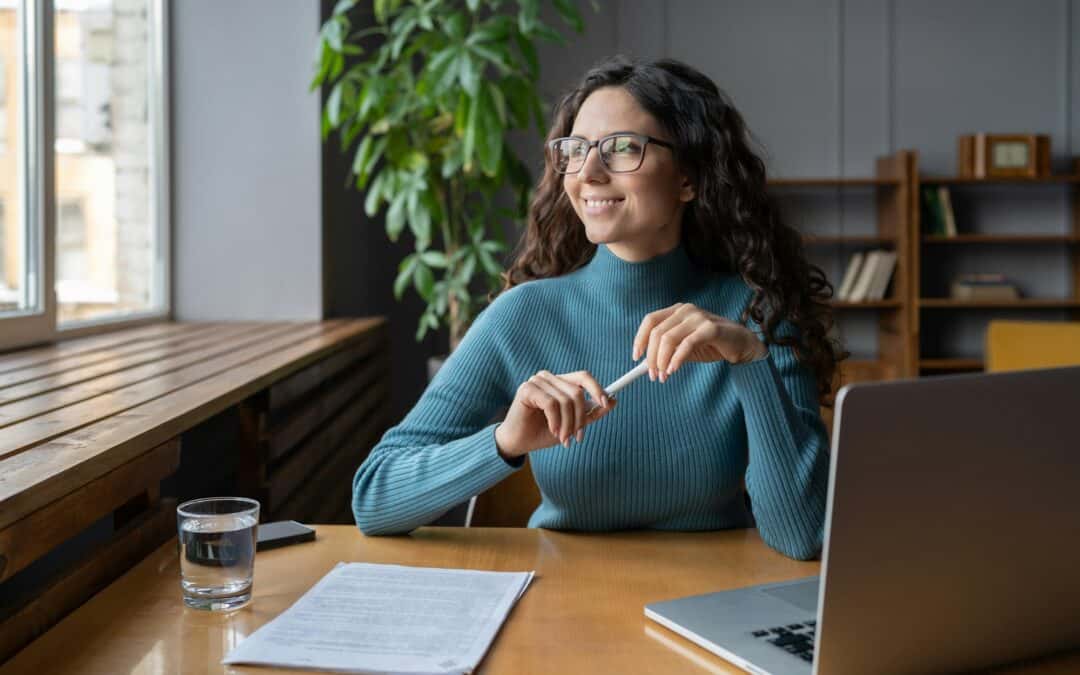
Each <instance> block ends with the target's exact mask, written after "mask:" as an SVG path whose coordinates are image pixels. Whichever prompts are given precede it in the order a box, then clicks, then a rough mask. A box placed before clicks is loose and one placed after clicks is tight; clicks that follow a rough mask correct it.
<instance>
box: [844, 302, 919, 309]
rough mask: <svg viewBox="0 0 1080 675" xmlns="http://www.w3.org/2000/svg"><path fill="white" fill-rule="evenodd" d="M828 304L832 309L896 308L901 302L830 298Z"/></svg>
mask: <svg viewBox="0 0 1080 675" xmlns="http://www.w3.org/2000/svg"><path fill="white" fill-rule="evenodd" d="M829 304H830V305H832V307H833V309H896V308H898V307H900V305H901V304H902V303H901V302H900V301H899V300H865V301H860V302H847V301H845V300H832V301H830V302H829Z"/></svg>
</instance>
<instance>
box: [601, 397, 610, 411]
mask: <svg viewBox="0 0 1080 675" xmlns="http://www.w3.org/2000/svg"><path fill="white" fill-rule="evenodd" d="M600 400H601V401H602V402H603V403H604V407H605V408H606V407H608V405H609V404H608V397H607V396H601V397H600Z"/></svg>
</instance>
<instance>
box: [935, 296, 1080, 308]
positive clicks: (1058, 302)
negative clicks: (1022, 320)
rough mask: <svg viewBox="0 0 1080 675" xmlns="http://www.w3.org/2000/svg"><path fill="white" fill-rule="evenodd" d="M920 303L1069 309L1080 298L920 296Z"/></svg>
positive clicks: (951, 306)
mask: <svg viewBox="0 0 1080 675" xmlns="http://www.w3.org/2000/svg"><path fill="white" fill-rule="evenodd" d="M919 304H920V305H921V306H922V307H925V308H927V309H967V308H979V307H987V308H1001V309H1009V308H1015V309H1069V308H1072V307H1080V300H1070V299H1067V298H1020V299H1018V300H953V299H952V298H920V299H919Z"/></svg>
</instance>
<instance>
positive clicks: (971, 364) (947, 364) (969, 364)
mask: <svg viewBox="0 0 1080 675" xmlns="http://www.w3.org/2000/svg"><path fill="white" fill-rule="evenodd" d="M919 368H920V369H922V370H938V371H945V370H951V371H961V370H982V369H983V360H982V359H919Z"/></svg>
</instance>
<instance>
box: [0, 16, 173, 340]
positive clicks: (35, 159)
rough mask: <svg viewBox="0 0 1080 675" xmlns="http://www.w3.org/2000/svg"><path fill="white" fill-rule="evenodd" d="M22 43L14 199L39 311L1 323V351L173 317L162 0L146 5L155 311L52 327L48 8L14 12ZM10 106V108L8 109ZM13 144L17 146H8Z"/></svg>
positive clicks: (51, 121) (166, 43)
mask: <svg viewBox="0 0 1080 675" xmlns="http://www.w3.org/2000/svg"><path fill="white" fill-rule="evenodd" d="M17 8H18V9H17V10H16V11H17V12H18V14H19V19H18V21H17V23H18V25H19V27H20V30H19V37H18V39H19V40H22V39H25V40H26V41H27V48H26V49H25V50H20V52H25V61H24V63H23V67H22V69H21V71H20V77H21V79H20V86H19V96H20V97H21V99H22V103H23V105H21V106H20V113H19V114H20V129H21V131H22V139H23V143H22V145H21V146H20V148H21V153H20V155H21V156H20V159H19V161H20V171H19V172H18V174H19V194H20V196H21V199H22V200H23V204H24V205H25V206H24V209H23V213H24V214H25V217H26V219H27V222H28V223H29V227H28V228H27V237H26V242H25V244H24V250H25V257H26V260H27V262H29V261H30V260H31V259H32V260H34V261H36V263H37V265H36V267H35V268H34V269H36V270H37V271H38V272H39V274H38V275H37V277H36V278H33V279H31V280H29V283H28V284H27V286H28V289H27V291H28V292H29V293H30V294H31V295H32V297H33V298H34V299H35V300H38V301H39V302H34V303H32V305H33V306H35V307H36V308H37V309H36V310H34V311H27V312H23V313H15V314H9V315H6V316H4V317H2V318H0V351H2V350H8V349H13V348H17V347H23V346H27V345H32V344H38V343H44V342H53V341H55V340H57V339H63V338H69V337H78V336H82V335H90V334H94V333H102V332H106V331H109V330H116V329H119V328H125V327H130V326H135V325H139V324H145V323H153V322H156V321H162V320H168V319H170V318H172V283H171V280H172V276H171V275H172V264H171V263H172V258H171V249H172V246H171V243H172V227H171V222H172V217H171V216H172V207H171V200H170V176H169V167H170V164H171V161H170V146H169V136H170V133H169V131H170V126H169V125H170V119H169V109H170V105H169V104H170V101H169V91H170V87H169V51H170V50H169V18H168V8H167V5H166V4H165V0H149V2H148V14H149V23H150V26H149V28H150V30H149V31H148V34H149V40H150V63H149V67H148V74H149V79H150V84H149V86H150V95H149V103H148V106H149V108H148V114H149V116H150V123H151V124H150V126H151V134H152V138H151V143H152V144H153V148H154V150H155V152H154V153H153V155H152V157H151V165H150V169H151V185H150V196H151V212H152V213H153V214H154V216H155V223H154V226H155V229H154V256H155V265H154V272H155V279H154V280H153V286H152V288H153V291H152V295H151V297H152V300H153V304H154V305H155V307H156V309H154V310H150V311H147V312H141V313H137V314H124V315H121V316H115V317H102V318H96V319H89V320H84V321H72V322H68V323H64V324H62V325H57V307H56V292H55V287H56V286H55V281H56V276H55V275H56V270H55V258H56V255H55V251H56V249H55V244H56V178H55V170H54V165H55V160H54V155H55V153H54V151H53V150H52V148H53V147H54V145H55V142H54V141H55V137H56V116H55V114H54V111H55V100H54V99H55V95H56V93H55V85H54V83H55V77H54V75H55V71H54V65H55V64H54V54H55V51H54V49H53V14H54V12H53V1H52V0H26V2H25V3H20V4H18V5H17ZM13 103H14V102H13ZM9 143H11V144H13V143H14V139H9Z"/></svg>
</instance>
